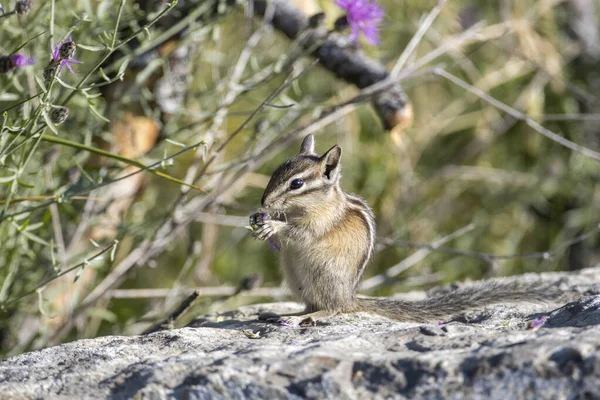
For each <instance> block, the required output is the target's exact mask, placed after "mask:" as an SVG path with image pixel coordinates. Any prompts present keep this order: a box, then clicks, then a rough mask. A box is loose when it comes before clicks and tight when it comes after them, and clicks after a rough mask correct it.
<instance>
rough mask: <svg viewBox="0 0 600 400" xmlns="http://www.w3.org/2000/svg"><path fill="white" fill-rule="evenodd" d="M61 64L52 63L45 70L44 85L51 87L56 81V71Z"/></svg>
mask: <svg viewBox="0 0 600 400" xmlns="http://www.w3.org/2000/svg"><path fill="white" fill-rule="evenodd" d="M59 65H60V63H57V62H53V61H50V62H49V63H48V65H47V66H46V68H44V83H45V84H46V85H49V84H50V82H51V81H52V79H54V75H55V74H56V70H57V69H58V66H59Z"/></svg>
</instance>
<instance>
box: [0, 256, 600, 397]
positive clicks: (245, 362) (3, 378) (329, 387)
mask: <svg viewBox="0 0 600 400" xmlns="http://www.w3.org/2000/svg"><path fill="white" fill-rule="evenodd" d="M543 277H544V279H548V280H553V281H554V280H555V281H556V282H557V285H560V287H561V288H564V289H565V290H577V291H578V292H579V293H581V294H582V295H583V297H581V298H579V299H578V300H575V301H572V302H570V303H568V304H567V305H564V306H562V307H560V308H556V306H554V307H552V306H548V305H546V306H542V305H529V304H526V305H525V304H521V305H516V306H512V305H511V306H509V305H498V306H494V307H489V308H487V309H486V310H483V311H479V312H472V313H469V314H465V315H462V316H459V317H457V318H455V319H454V320H453V321H450V322H447V323H445V324H443V325H439V324H413V323H400V322H395V321H390V320H387V319H385V318H381V317H377V316H372V315H368V314H354V315H343V316H338V317H335V318H333V319H331V320H329V321H328V322H327V323H326V324H322V325H318V326H317V327H312V328H290V327H285V326H280V325H278V324H271V323H263V322H258V321H256V314H257V312H259V311H266V310H269V311H277V312H283V311H288V312H289V311H296V310H298V309H300V306H299V305H298V304H295V303H277V304H267V305H256V306H249V307H244V308H241V309H239V310H236V311H232V312H229V313H225V314H221V315H211V316H206V317H203V318H200V319H198V320H196V321H195V322H194V323H193V324H192V325H191V326H189V327H186V328H183V329H174V330H170V331H162V332H157V333H153V334H150V335H146V336H132V337H120V336H118V337H117V336H111V337H101V338H97V339H90V340H79V341H77V342H73V343H68V344H63V345H60V346H56V347H52V348H48V349H44V350H40V351H34V352H31V353H27V354H23V355H20V356H16V357H12V358H8V359H5V360H3V361H0V398H2V399H28V398H40V399H67V398H69V399H70V398H75V399H87V398H89V399H95V398H100V399H103V398H112V399H129V398H135V399H167V398H181V399H213V398H214V399H229V398H235V399H295V398H331V399H363V398H381V399H384V398H398V399H401V398H409V397H410V398H433V399H436V398H449V399H463V398H464V399H478V398H479V399H483V398H485V399H518V398H523V399H534V398H535V399H577V398H581V399H598V398H600V268H590V269H587V270H583V271H581V272H578V273H574V274H560V273H553V274H543ZM524 279H527V277H525V278H524ZM421 295H422V294H421ZM542 317H547V322H546V323H545V324H544V325H543V326H541V327H539V328H538V329H531V328H530V323H531V321H534V320H537V321H541V320H542V319H541V318H542Z"/></svg>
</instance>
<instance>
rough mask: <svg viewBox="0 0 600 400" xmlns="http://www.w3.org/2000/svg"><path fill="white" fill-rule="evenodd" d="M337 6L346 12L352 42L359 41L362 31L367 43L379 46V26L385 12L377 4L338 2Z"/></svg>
mask: <svg viewBox="0 0 600 400" xmlns="http://www.w3.org/2000/svg"><path fill="white" fill-rule="evenodd" d="M335 4H336V5H337V6H338V7H340V8H342V9H344V10H346V13H347V15H346V19H347V20H348V24H350V28H352V34H351V35H350V39H351V40H357V39H358V36H359V35H360V32H361V31H362V33H363V34H364V35H365V39H366V40H367V42H369V43H370V44H371V45H377V44H379V24H380V23H381V21H382V20H383V16H384V11H383V9H382V8H381V7H379V5H378V4H377V3H375V2H370V1H369V0H336V2H335Z"/></svg>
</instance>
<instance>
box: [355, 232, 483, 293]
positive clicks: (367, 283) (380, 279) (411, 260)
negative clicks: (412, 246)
mask: <svg viewBox="0 0 600 400" xmlns="http://www.w3.org/2000/svg"><path fill="white" fill-rule="evenodd" d="M473 229H475V225H474V224H469V225H467V226H464V227H462V228H460V229H459V230H457V231H455V232H452V233H451V234H449V235H447V236H444V237H442V238H440V239H438V240H436V241H435V242H433V243H432V244H431V248H422V249H420V250H418V251H416V252H414V253H413V254H412V255H410V256H409V257H407V258H405V259H404V260H402V261H401V262H399V263H398V264H396V265H394V266H392V267H390V268H388V269H387V270H386V271H385V272H384V273H382V274H379V275H375V276H373V277H371V278H369V279H366V280H364V281H363V283H362V284H361V285H360V290H371V289H373V288H375V287H377V286H380V285H381V284H383V283H384V282H385V281H386V280H388V279H389V278H391V277H393V276H396V275H399V274H401V273H402V272H404V271H406V270H407V269H409V268H410V267H412V266H413V265H415V264H417V263H418V262H420V261H422V260H423V259H424V258H425V257H427V255H428V254H429V253H431V251H432V250H433V249H437V248H438V247H440V246H441V245H443V244H445V243H448V242H449V241H451V240H453V239H455V238H457V237H459V236H462V235H464V234H466V233H468V232H471V231H472V230H473Z"/></svg>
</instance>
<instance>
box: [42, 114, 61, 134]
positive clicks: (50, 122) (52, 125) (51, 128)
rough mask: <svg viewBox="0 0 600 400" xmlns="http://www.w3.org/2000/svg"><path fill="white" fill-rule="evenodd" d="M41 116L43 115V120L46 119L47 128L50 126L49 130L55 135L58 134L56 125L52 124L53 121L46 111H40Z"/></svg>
mask: <svg viewBox="0 0 600 400" xmlns="http://www.w3.org/2000/svg"><path fill="white" fill-rule="evenodd" d="M42 116H43V117H44V120H45V121H46V125H48V128H50V130H51V131H52V132H54V134H55V135H56V136H58V129H56V125H54V122H52V120H51V119H50V116H49V115H48V113H47V112H46V111H42Z"/></svg>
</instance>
